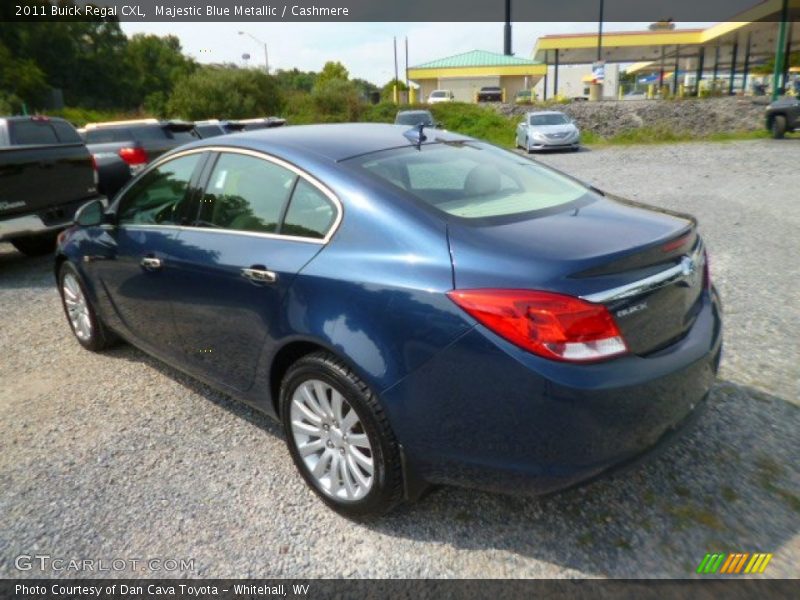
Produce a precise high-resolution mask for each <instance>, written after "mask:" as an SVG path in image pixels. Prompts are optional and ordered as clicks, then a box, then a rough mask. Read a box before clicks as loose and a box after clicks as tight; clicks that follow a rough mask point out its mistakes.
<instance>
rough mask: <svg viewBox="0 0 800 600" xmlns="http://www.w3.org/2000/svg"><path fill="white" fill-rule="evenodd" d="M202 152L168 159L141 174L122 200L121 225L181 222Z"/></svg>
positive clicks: (176, 223) (120, 208) (120, 207)
mask: <svg viewBox="0 0 800 600" xmlns="http://www.w3.org/2000/svg"><path fill="white" fill-rule="evenodd" d="M202 156H203V154H202V153H197V154H189V155H187V156H181V157H179V158H176V159H174V160H170V161H167V162H165V163H163V164H161V165H159V166H158V167H157V168H155V169H151V170H150V171H148V172H147V173H146V174H145V175H143V176H142V178H141V179H139V180H138V181H137V182H136V183H135V184H133V186H132V187H131V188H130V189H129V190H128V191H127V192H126V193H125V195H124V196H123V198H122V199H121V200H120V206H119V211H118V212H119V223H120V224H121V225H124V224H131V225H178V224H180V223H179V216H180V213H181V210H180V209H181V208H182V206H183V202H184V200H187V196H188V194H187V192H188V190H189V182H190V181H191V180H192V174H193V173H194V171H195V169H196V168H197V165H198V164H199V163H200V159H201V158H202Z"/></svg>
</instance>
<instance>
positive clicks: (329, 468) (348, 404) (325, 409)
mask: <svg viewBox="0 0 800 600" xmlns="http://www.w3.org/2000/svg"><path fill="white" fill-rule="evenodd" d="M280 414H281V420H282V422H283V427H284V430H285V431H286V443H287V445H288V446H289V452H290V453H291V455H292V460H293V461H294V463H295V466H296V467H297V469H298V470H299V471H300V474H301V475H302V476H303V478H304V479H305V480H306V483H307V484H308V486H309V487H310V488H311V489H313V490H314V492H315V493H316V494H317V495H318V496H319V497H320V498H321V499H322V501H323V502H325V504H327V505H328V506H329V507H331V508H332V509H333V510H335V511H336V512H338V513H340V514H342V515H344V516H346V517H350V518H360V517H371V516H378V515H382V514H385V513H387V512H389V511H390V510H392V509H393V508H394V507H396V506H397V505H398V504H399V503H400V502H401V500H402V498H403V476H402V466H401V465H402V463H401V458H400V448H399V445H398V443H397V439H396V438H395V436H394V433H392V430H391V427H390V426H389V421H388V419H387V418H386V414H385V413H384V412H383V409H382V408H381V406H380V404H379V402H378V400H377V398H376V396H375V394H374V393H373V392H372V391H371V390H370V389H369V387H368V386H367V385H366V384H365V383H364V382H363V381H361V380H360V379H359V378H358V376H357V375H356V374H355V373H353V371H352V370H351V369H350V368H349V367H348V366H347V365H345V364H344V363H343V362H341V361H340V360H339V359H337V358H336V357H335V356H333V355H331V354H329V353H328V352H324V351H320V352H314V353H313V354H309V355H307V356H304V357H303V358H301V359H300V360H298V361H297V362H296V363H295V364H294V365H292V366H291V367H290V368H289V370H288V371H287V373H286V375H285V377H284V378H283V382H282V383H281V391H280ZM356 440H357V441H356Z"/></svg>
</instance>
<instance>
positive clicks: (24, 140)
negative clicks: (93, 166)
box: [9, 119, 81, 146]
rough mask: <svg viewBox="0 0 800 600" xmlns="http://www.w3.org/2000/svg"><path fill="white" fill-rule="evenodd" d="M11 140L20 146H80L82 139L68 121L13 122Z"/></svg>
mask: <svg viewBox="0 0 800 600" xmlns="http://www.w3.org/2000/svg"><path fill="white" fill-rule="evenodd" d="M9 125H10V128H11V138H12V139H13V140H14V144H18V145H20V146H27V145H43V144H78V143H81V138H80V136H79V135H78V132H77V131H75V128H74V127H73V126H72V125H70V124H69V123H67V122H66V121H50V120H45V119H43V120H30V121H11V122H10V123H9Z"/></svg>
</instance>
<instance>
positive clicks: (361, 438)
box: [347, 433, 372, 450]
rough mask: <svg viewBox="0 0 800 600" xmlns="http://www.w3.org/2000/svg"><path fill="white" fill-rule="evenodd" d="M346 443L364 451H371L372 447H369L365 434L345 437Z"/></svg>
mask: <svg viewBox="0 0 800 600" xmlns="http://www.w3.org/2000/svg"><path fill="white" fill-rule="evenodd" d="M347 441H348V442H349V443H350V445H351V446H356V447H358V448H364V449H365V450H371V449H372V447H371V446H370V445H369V438H368V437H367V434H366V433H351V434H349V435H348V436H347Z"/></svg>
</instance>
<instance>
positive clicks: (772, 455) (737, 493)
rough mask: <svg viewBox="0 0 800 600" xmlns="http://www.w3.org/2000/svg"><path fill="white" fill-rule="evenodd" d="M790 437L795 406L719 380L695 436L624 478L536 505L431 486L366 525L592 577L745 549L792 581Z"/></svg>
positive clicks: (658, 569)
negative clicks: (762, 555)
mask: <svg viewBox="0 0 800 600" xmlns="http://www.w3.org/2000/svg"><path fill="white" fill-rule="evenodd" d="M798 431H800V407H798V406H796V405H794V404H792V403H790V402H787V401H786V400H784V399H782V398H779V397H777V396H773V395H770V394H766V393H764V392H762V391H760V390H757V389H754V388H750V387H746V386H742V385H737V384H735V383H732V382H728V381H721V382H718V383H717V385H716V386H715V388H714V390H713V391H712V396H711V398H710V405H709V409H708V410H707V411H706V412H705V414H704V415H703V416H702V418H701V419H700V421H699V423H698V424H697V426H696V427H695V428H694V429H693V430H691V431H689V432H687V434H686V435H684V436H683V437H682V438H681V439H680V440H679V441H677V443H676V444H675V445H674V446H673V447H671V448H669V449H667V450H666V451H665V452H664V453H663V454H661V455H660V456H658V457H655V458H654V459H652V460H650V461H645V462H644V463H643V464H641V465H640V466H637V467H634V468H633V469H630V470H627V471H625V472H622V473H620V474H618V475H610V476H607V477H604V478H601V479H599V480H597V481H596V482H594V483H592V484H589V485H586V486H583V487H579V488H575V489H572V490H569V491H565V492H562V493H560V494H555V495H552V496H548V497H543V498H538V499H537V498H526V497H511V496H503V495H496V494H490V493H483V492H474V491H463V490H457V489H451V488H440V489H438V490H436V491H435V492H434V493H432V494H430V495H428V496H427V497H425V498H424V499H423V500H422V501H420V502H419V503H417V504H415V505H412V506H409V507H407V508H405V509H404V511H402V512H400V513H398V514H396V515H390V516H389V517H388V518H387V519H385V520H383V521H380V522H376V523H374V524H373V525H372V527H373V528H375V529H377V530H379V531H381V532H383V533H385V534H387V535H395V536H401V537H407V538H412V539H424V540H428V541H437V542H442V543H449V544H453V545H454V546H456V547H459V548H466V549H476V550H477V549H494V550H499V551H503V552H507V553H509V554H510V555H512V556H513V555H519V556H525V557H529V558H535V559H537V560H541V561H545V562H547V563H551V564H556V565H559V566H560V567H561V568H567V569H574V570H576V571H578V572H580V573H583V574H585V575H593V576H594V575H596V576H606V577H687V576H690V575H691V574H693V573H694V572H695V569H696V568H697V566H698V564H699V563H700V561H701V560H702V558H703V556H704V555H705V553H706V552H754V551H762V552H774V553H775V557H774V558H773V561H772V563H771V567H770V570H771V571H772V574H773V576H777V575H778V574H781V575H782V576H784V577H786V576H797V570H796V565H795V564H793V563H792V562H790V560H787V562H785V563H782V562H781V556H780V549H781V546H782V545H783V544H784V543H786V542H788V541H789V540H791V539H792V537H793V536H795V535H797V533H798V531H800V469H799V468H798V466H799V465H800V442H798V437H797V432H798ZM787 559H788V557H787ZM510 564H512V565H513V558H512V559H510ZM487 575H489V573H487ZM492 575H493V576H497V574H496V573H493V574H492ZM507 576H509V577H514V576H519V575H515V574H514V571H513V568H512V569H510V570H509V572H508V573H507ZM545 576H546V575H545Z"/></svg>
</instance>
